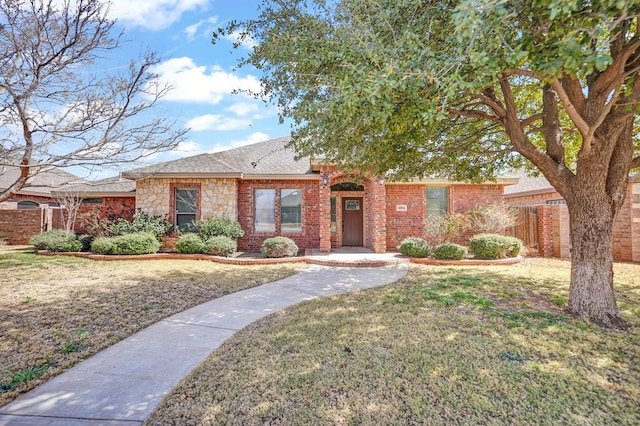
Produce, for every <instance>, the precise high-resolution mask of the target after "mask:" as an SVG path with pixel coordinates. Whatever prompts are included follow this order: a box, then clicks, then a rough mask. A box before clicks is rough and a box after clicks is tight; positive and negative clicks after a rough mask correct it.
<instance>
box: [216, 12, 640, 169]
mask: <svg viewBox="0 0 640 426" xmlns="http://www.w3.org/2000/svg"><path fill="white" fill-rule="evenodd" d="M638 4H639V2H638V1H630V2H618V1H614V0H604V1H596V2H582V1H578V0H554V1H551V2H549V1H541V0H540V1H517V2H514V1H507V0H458V1H453V0H452V1H435V0H432V1H423V0H393V1H392V0H386V1H380V0H377V1H374V0H340V1H337V2H324V1H302V0H283V1H280V2H271V1H265V2H264V3H263V5H262V8H261V15H260V17H259V18H258V19H257V20H254V21H249V22H241V23H234V24H233V25H234V27H233V28H238V27H242V28H247V29H248V31H249V32H250V33H251V36H252V37H253V38H254V39H256V40H258V41H259V43H260V44H259V45H258V46H257V47H256V49H255V50H254V51H253V53H250V54H249V56H247V57H246V58H244V59H243V61H242V62H241V64H245V65H252V66H256V67H258V68H259V69H261V70H262V71H263V72H264V77H263V79H262V84H263V87H264V91H265V94H266V95H267V96H268V97H270V98H271V100H272V101H273V102H274V103H275V104H277V105H278V106H279V107H280V109H281V117H282V118H283V119H284V118H287V119H291V120H292V121H293V123H294V132H293V136H294V141H293V144H294V146H295V148H296V149H298V151H299V153H300V154H301V155H313V156H315V157H318V156H323V157H324V158H326V159H327V160H328V161H330V162H333V163H335V164H336V165H338V166H340V167H343V168H346V169H355V168H357V169H360V170H368V171H371V172H372V173H375V174H382V173H387V172H389V173H391V174H393V175H394V177H396V178H399V179H403V178H416V177H424V176H442V177H449V178H453V179H459V180H469V181H479V180H483V179H487V178H491V177H492V176H493V175H495V174H496V173H501V172H503V171H504V170H505V169H507V168H510V167H521V166H523V165H524V163H525V160H524V158H523V157H521V156H519V155H517V154H515V151H516V146H515V145H514V143H513V139H512V138H513V135H514V133H513V132H514V130H513V128H512V129H511V133H509V134H507V133H505V130H506V128H507V124H506V115H505V114H506V112H505V111H506V109H507V106H508V108H509V109H510V110H513V111H512V113H513V115H514V116H515V117H517V121H519V122H520V123H523V124H519V123H512V124H511V125H512V127H513V126H517V125H520V126H521V129H520V131H521V133H522V134H523V135H524V140H523V141H520V142H519V144H520V145H519V146H520V147H521V146H522V144H529V145H527V146H528V147H529V152H532V151H533V150H541V151H545V150H546V144H547V141H546V139H545V137H544V135H543V134H542V133H541V126H542V124H543V123H542V120H541V118H540V117H539V116H540V115H541V114H540V113H541V111H542V87H543V85H544V84H545V83H548V82H551V81H553V80H554V79H558V80H561V79H563V78H565V76H574V77H575V78H576V79H578V80H579V81H580V84H581V85H582V93H584V94H585V95H588V94H589V87H588V86H587V81H591V82H592V81H595V79H597V78H598V76H599V75H600V73H603V72H604V71H605V70H607V69H608V68H609V67H610V66H611V64H612V63H613V56H612V53H611V51H610V49H611V46H610V43H609V41H610V39H611V37H612V36H613V35H615V34H618V33H619V32H620V29H621V28H622V27H624V28H625V29H626V31H627V32H626V34H627V36H626V37H627V38H626V40H630V39H631V37H633V36H634V34H635V32H634V31H635V30H636V28H637V25H636V23H635V17H633V16H634V15H633V14H634V13H637V12H638V9H639V8H638ZM623 15H624V16H628V17H629V19H627V20H625V19H621V18H620V17H621V16H623ZM632 17H633V18H632ZM632 21H633V22H632ZM226 31H229V29H227V30H226ZM505 81H506V82H508V93H505V92H504V87H502V86H501V83H504V82H505ZM487 93H491V94H492V95H491V96H490V97H487V95H486V94H487ZM559 111H560V112H559V118H558V119H559V121H560V123H561V125H562V128H563V129H566V130H562V132H563V134H562V143H563V144H564V149H565V151H566V155H565V158H566V161H567V164H566V167H571V164H572V163H571V161H573V160H575V155H576V153H577V152H578V151H579V146H580V144H581V142H582V141H581V137H580V135H579V134H578V133H577V132H575V131H574V130H575V125H574V124H573V122H572V120H571V119H570V116H569V115H568V114H566V112H565V111H564V109H563V108H562V106H561V105H560V107H559ZM512 120H513V119H512ZM518 149H519V150H520V151H521V150H522V149H521V148H518Z"/></svg>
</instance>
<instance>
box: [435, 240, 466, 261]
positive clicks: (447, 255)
mask: <svg viewBox="0 0 640 426" xmlns="http://www.w3.org/2000/svg"><path fill="white" fill-rule="evenodd" d="M467 254H469V250H468V249H467V248H466V247H464V246H461V245H460V244H454V243H444V244H440V245H439V246H437V247H436V248H435V249H433V257H435V258H436V259H441V260H460V259H464V258H465V257H466V256H467Z"/></svg>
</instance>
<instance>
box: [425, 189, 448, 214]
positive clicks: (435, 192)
mask: <svg viewBox="0 0 640 426" xmlns="http://www.w3.org/2000/svg"><path fill="white" fill-rule="evenodd" d="M448 212H449V188H447V187H446V186H428V187H427V216H443V215H445V214H447V213H448Z"/></svg>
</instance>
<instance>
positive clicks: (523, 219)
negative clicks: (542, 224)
mask: <svg viewBox="0 0 640 426" xmlns="http://www.w3.org/2000/svg"><path fill="white" fill-rule="evenodd" d="M513 208H514V209H517V210H518V221H517V222H516V225H515V226H514V227H512V228H511V229H510V230H509V235H512V236H514V237H517V238H520V239H521V240H522V241H523V242H524V245H525V246H526V247H527V248H529V250H538V215H537V208H536V206H521V207H518V206H516V207H513Z"/></svg>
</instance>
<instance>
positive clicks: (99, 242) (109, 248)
mask: <svg viewBox="0 0 640 426" xmlns="http://www.w3.org/2000/svg"><path fill="white" fill-rule="evenodd" d="M113 239H114V237H97V238H94V240H93V241H92V242H91V251H92V252H94V253H98V254H113V246H114V245H113Z"/></svg>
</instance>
